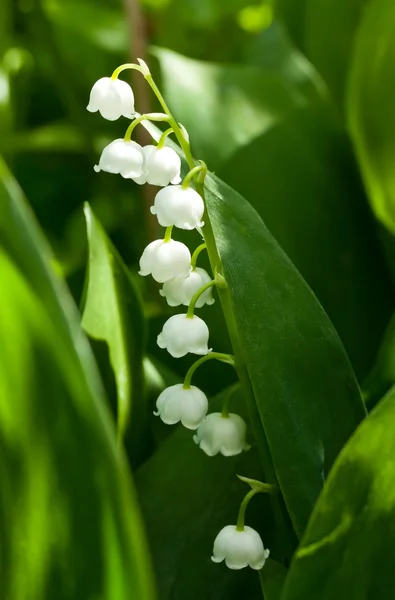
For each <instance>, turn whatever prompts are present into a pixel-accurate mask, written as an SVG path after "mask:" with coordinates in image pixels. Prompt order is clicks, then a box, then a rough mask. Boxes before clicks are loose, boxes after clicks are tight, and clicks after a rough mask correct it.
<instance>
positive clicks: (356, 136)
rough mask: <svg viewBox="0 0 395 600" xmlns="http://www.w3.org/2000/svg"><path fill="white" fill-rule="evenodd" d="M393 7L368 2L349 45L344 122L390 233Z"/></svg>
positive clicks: (394, 213)
mask: <svg viewBox="0 0 395 600" xmlns="http://www.w3.org/2000/svg"><path fill="white" fill-rule="evenodd" d="M394 40H395V5H394V3H393V2H392V1H391V0H374V1H373V2H371V3H370V4H369V5H368V6H367V8H366V12H365V15H364V19H363V21H362V22H361V25H360V28H359V30H358V32H357V36H356V40H355V48H354V53H353V57H352V62H351V72H350V79H349V90H348V92H349V93H348V123H349V128H350V131H351V135H352V138H353V141H354V145H355V149H356V152H357V157H358V160H359V163H360V167H361V169H362V175H363V178H364V181H365V185H366V188H367V191H368V193H369V196H370V201H371V204H372V208H373V211H374V213H375V215H376V217H377V218H378V219H379V220H380V221H381V222H382V223H383V224H384V226H385V227H386V228H387V229H389V231H390V232H391V233H392V234H394V233H395V182H394V176H393V165H394V160H395V121H394V119H393V103H392V99H393V89H394V86H393V80H394V78H393V71H394V61H395V41H394Z"/></svg>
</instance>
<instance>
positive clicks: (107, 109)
mask: <svg viewBox="0 0 395 600" xmlns="http://www.w3.org/2000/svg"><path fill="white" fill-rule="evenodd" d="M86 108H87V110H89V112H92V113H93V112H97V111H99V113H100V114H101V116H102V117H103V118H104V119H107V120H108V121H116V120H117V119H119V118H120V117H126V118H128V119H132V118H133V116H134V94H133V90H132V88H131V87H130V85H129V84H128V83H126V81H122V80H121V79H112V78H111V77H102V78H101V79H99V80H98V81H96V83H95V84H94V86H93V87H92V90H91V93H90V97H89V104H88V106H87V107H86Z"/></svg>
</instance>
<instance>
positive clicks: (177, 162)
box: [134, 145, 181, 186]
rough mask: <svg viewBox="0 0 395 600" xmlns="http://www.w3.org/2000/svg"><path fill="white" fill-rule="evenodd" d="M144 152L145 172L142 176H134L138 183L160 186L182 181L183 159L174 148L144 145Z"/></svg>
mask: <svg viewBox="0 0 395 600" xmlns="http://www.w3.org/2000/svg"><path fill="white" fill-rule="evenodd" d="M143 154H144V167H143V173H142V175H140V177H135V178H134V181H135V182H136V183H138V184H140V185H142V184H143V183H149V184H150V185H159V186H166V185H169V184H170V183H172V184H176V183H180V181H181V177H180V171H181V159H180V157H179V156H178V154H177V152H175V151H174V150H173V149H172V148H168V147H167V146H165V147H164V148H158V147H157V146H151V145H149V146H143Z"/></svg>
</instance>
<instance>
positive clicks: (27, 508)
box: [0, 163, 154, 600]
mask: <svg viewBox="0 0 395 600" xmlns="http://www.w3.org/2000/svg"><path fill="white" fill-rule="evenodd" d="M51 260H52V258H51V255H50V252H49V250H48V247H47V245H46V243H45V241H44V240H43V238H42V235H41V233H40V231H39V230H38V228H37V226H36V224H35V221H34V217H33V215H32V213H31V212H30V211H29V209H28V208H27V206H26V204H25V201H24V199H23V196H22V194H21V191H20V189H19V187H18V186H17V184H16V182H15V180H14V179H13V178H12V176H11V175H10V173H9V172H8V171H7V169H6V167H5V165H4V163H0V278H1V281H2V285H3V286H4V288H2V293H1V295H0V336H1V340H2V344H1V348H0V397H1V402H0V448H1V452H0V455H1V458H0V477H1V481H2V485H1V490H0V553H1V559H2V560H1V563H0V578H1V581H2V584H1V585H2V594H3V595H4V597H5V598H7V600H8V599H9V600H19V599H20V598H33V597H34V598H40V599H43V600H46V599H48V600H52V599H53V598H54V597H56V598H58V599H59V600H63V599H65V600H71V599H73V600H79V599H81V600H86V599H87V598H93V597H97V598H99V597H100V598H103V599H105V600H110V599H111V600H113V599H116V600H126V598H130V593H131V590H133V593H135V594H136V595H137V597H139V598H144V599H146V598H147V599H148V600H150V599H153V598H154V591H153V585H152V576H151V572H150V567H149V562H148V555H147V549H146V543H145V539H144V535H143V530H142V526H141V522H140V517H139V514H138V509H137V505H136V500H135V497H134V494H133V489H132V488H131V482H130V475H129V473H128V469H127V467H126V463H125V459H124V456H123V455H122V452H121V451H120V450H118V449H117V448H116V443H115V436H114V432H113V429H112V427H111V419H110V415H109V413H108V411H107V409H106V406H105V401H104V398H103V394H102V390H101V385H100V381H99V378H98V374H97V372H96V368H95V365H94V362H93V360H92V357H91V354H90V351H89V346H88V344H87V342H86V339H85V338H84V336H83V335H82V333H81V329H80V326H79V322H78V317H77V314H76V311H75V308H74V307H73V305H72V302H71V301H70V298H69V296H68V293H67V291H66V289H65V288H64V286H63V284H62V283H61V282H60V281H59V280H58V278H57V277H56V276H55V275H54V273H53V272H52V270H51V267H50V262H51Z"/></svg>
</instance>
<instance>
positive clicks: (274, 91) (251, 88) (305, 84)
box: [155, 40, 322, 170]
mask: <svg viewBox="0 0 395 600" xmlns="http://www.w3.org/2000/svg"><path fill="white" fill-rule="evenodd" d="M280 41H281V40H280ZM284 43H285V42H284ZM281 49H282V50H283V48H282V47H281ZM155 56H157V57H158V59H159V61H160V66H161V71H162V79H163V89H164V93H165V96H166V99H167V100H168V102H169V105H170V107H171V109H172V110H173V111H174V114H175V115H176V116H177V119H178V120H180V121H181V122H182V123H183V125H185V127H186V128H187V129H188V132H189V134H190V137H191V142H192V147H193V150H194V152H195V154H196V156H197V157H198V158H203V159H204V160H205V162H207V164H208V165H209V167H210V168H211V169H213V170H214V169H216V168H218V166H219V165H220V164H222V163H223V162H224V160H226V159H228V158H229V157H230V156H231V155H232V154H233V153H234V152H235V151H236V150H237V149H238V148H240V147H241V146H244V145H245V144H247V143H248V142H250V141H251V140H252V139H254V138H255V137H257V136H258V135H260V134H262V133H263V132H264V131H267V130H268V129H270V128H271V127H272V126H273V125H274V124H276V123H277V122H278V121H279V120H281V119H282V118H283V116H284V114H287V113H288V112H289V111H291V110H293V109H294V108H295V107H297V106H303V105H305V104H306V102H307V101H308V99H311V98H315V99H316V98H318V97H319V96H320V93H321V89H322V85H321V81H320V79H319V78H318V77H317V76H316V74H315V73H314V70H313V69H311V67H310V65H308V64H307V65H306V66H305V65H303V66H304V68H303V69H302V68H301V66H300V65H301V63H303V62H304V59H301V60H299V61H296V60H294V57H293V55H292V49H291V48H289V47H287V48H286V56H287V60H285V58H284V59H283V64H285V63H286V68H285V66H282V70H277V69H276V68H272V67H271V66H270V65H269V64H267V65H266V68H263V67H262V66H261V67H256V66H236V65H221V64H213V63H205V62H201V61H196V60H191V59H188V58H186V57H184V56H180V55H179V54H176V53H175V52H170V51H168V50H163V49H158V48H157V49H155Z"/></svg>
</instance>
